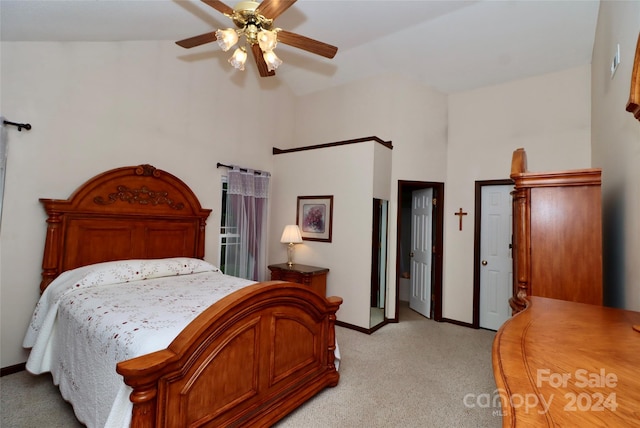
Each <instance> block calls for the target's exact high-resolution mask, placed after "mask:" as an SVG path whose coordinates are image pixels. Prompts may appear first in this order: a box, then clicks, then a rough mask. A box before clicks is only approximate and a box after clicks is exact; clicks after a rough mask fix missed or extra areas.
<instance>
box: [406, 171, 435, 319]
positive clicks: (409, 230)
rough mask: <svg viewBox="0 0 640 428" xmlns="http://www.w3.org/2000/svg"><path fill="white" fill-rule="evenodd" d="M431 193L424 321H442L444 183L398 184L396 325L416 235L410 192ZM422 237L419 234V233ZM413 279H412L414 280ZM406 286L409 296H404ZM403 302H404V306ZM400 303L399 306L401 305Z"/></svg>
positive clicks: (409, 280)
mask: <svg viewBox="0 0 640 428" xmlns="http://www.w3.org/2000/svg"><path fill="white" fill-rule="evenodd" d="M425 189H431V194H432V204H433V205H432V206H433V212H432V216H431V220H430V223H431V224H430V225H429V226H430V229H428V228H427V230H424V233H428V234H430V246H431V259H430V260H429V266H430V268H429V270H430V272H428V274H427V275H428V278H427V279H428V280H429V282H430V296H429V297H430V302H429V303H430V304H429V305H428V307H429V309H428V311H429V313H428V317H429V318H432V319H434V320H435V321H440V320H442V270H443V266H442V259H443V257H442V256H443V221H444V220H443V219H444V216H443V213H444V183H439V182H430V181H406V180H398V218H397V240H396V278H395V280H396V312H395V321H399V308H400V305H401V304H404V305H407V304H408V303H407V302H408V299H409V296H410V293H411V291H410V289H411V286H412V285H411V280H412V278H411V270H412V269H411V264H412V260H411V254H412V249H411V239H412V234H413V233H414V232H416V230H414V229H415V228H414V226H412V223H413V220H412V203H413V196H414V192H417V191H421V190H425ZM420 233H423V232H420ZM414 279H415V278H414ZM407 285H408V286H409V292H408V293H407ZM405 299H407V302H405ZM401 300H402V302H401Z"/></svg>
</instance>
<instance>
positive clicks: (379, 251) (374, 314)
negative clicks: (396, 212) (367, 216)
mask: <svg viewBox="0 0 640 428" xmlns="http://www.w3.org/2000/svg"><path fill="white" fill-rule="evenodd" d="M388 209H389V201H385V200H383V199H376V198H374V199H373V227H372V230H373V232H372V236H371V312H370V318H369V327H375V326H377V325H380V324H382V323H383V322H384V321H385V316H384V303H385V299H386V291H387V223H388Z"/></svg>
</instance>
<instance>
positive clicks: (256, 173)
mask: <svg viewBox="0 0 640 428" xmlns="http://www.w3.org/2000/svg"><path fill="white" fill-rule="evenodd" d="M221 166H223V167H225V168H229V169H233V168H234V166H233V165H225V164H223V163H220V162H218V163H217V164H216V168H220V167H221ZM240 171H242V172H248V171H249V169H247V168H240ZM253 173H254V174H255V175H260V174H263V173H264V174H267V175H271V174H270V173H268V172H266V171H259V170H254V171H253Z"/></svg>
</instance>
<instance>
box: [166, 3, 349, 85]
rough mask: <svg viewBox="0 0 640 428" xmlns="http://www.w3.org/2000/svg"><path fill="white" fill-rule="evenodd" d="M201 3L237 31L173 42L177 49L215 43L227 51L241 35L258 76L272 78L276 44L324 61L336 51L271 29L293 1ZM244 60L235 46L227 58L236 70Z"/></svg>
mask: <svg viewBox="0 0 640 428" xmlns="http://www.w3.org/2000/svg"><path fill="white" fill-rule="evenodd" d="M202 2H203V3H206V4H207V5H209V6H211V7H212V8H214V9H215V10H217V11H218V12H220V13H222V14H224V15H225V16H227V17H229V18H231V20H232V21H233V23H234V24H235V25H236V27H237V29H233V28H227V29H225V30H217V31H213V32H211V33H205V34H200V35H199V36H194V37H190V38H188V39H184V40H179V41H177V42H176V44H177V45H178V46H182V47H183V48H187V49H189V48H193V47H196V46H200V45H204V44H205V43H210V42H214V41H216V40H217V41H218V44H219V45H220V47H221V48H222V50H224V51H227V50H229V49H230V48H231V47H233V46H234V45H235V44H236V43H238V41H239V39H240V38H241V37H242V36H244V39H245V41H246V43H245V45H248V46H250V47H249V49H250V50H251V52H252V53H253V57H254V59H255V61H256V64H257V65H258V71H259V73H260V76H262V77H268V76H273V75H275V69H276V68H278V66H279V65H280V64H282V61H281V60H280V59H279V58H278V57H277V56H276V55H275V53H274V52H273V50H274V49H275V47H276V45H277V43H278V42H280V43H284V44H285V45H289V46H293V47H296V48H299V49H303V50H305V51H307V52H311V53H314V54H316V55H321V56H323V57H326V58H333V57H334V56H335V55H336V52H338V48H337V47H335V46H331V45H329V44H327V43H323V42H319V41H317V40H313V39H310V38H308V37H305V36H302V35H300V34H296V33H292V32H290V31H287V30H283V29H281V28H276V27H274V26H273V21H274V20H275V19H276V18H277V17H278V16H280V15H281V14H282V13H283V12H284V11H286V10H287V9H289V8H290V7H291V6H292V5H293V4H294V3H295V2H296V0H263V1H262V3H259V2H257V1H254V0H244V1H240V2H239V3H238V4H237V5H236V6H235V7H234V8H231V7H230V6H227V5H226V4H225V3H223V2H221V1H219V0H202ZM246 60H247V48H245V46H239V47H238V48H237V49H236V50H235V52H234V54H233V56H232V57H231V58H229V63H230V64H231V65H233V66H234V67H235V68H236V69H239V70H244V64H245V62H246Z"/></svg>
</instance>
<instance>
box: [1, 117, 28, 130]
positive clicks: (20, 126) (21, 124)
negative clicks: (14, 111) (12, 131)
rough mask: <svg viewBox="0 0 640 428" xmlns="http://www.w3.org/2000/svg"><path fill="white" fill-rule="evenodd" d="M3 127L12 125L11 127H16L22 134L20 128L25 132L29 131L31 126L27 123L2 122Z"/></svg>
mask: <svg viewBox="0 0 640 428" xmlns="http://www.w3.org/2000/svg"><path fill="white" fill-rule="evenodd" d="M3 122H4V124H5V125H13V126H17V127H18V131H20V132H22V128H24V129H26V130H27V131H28V130H30V129H31V124H29V123H15V122H9V121H8V120H5V121H3Z"/></svg>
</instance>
